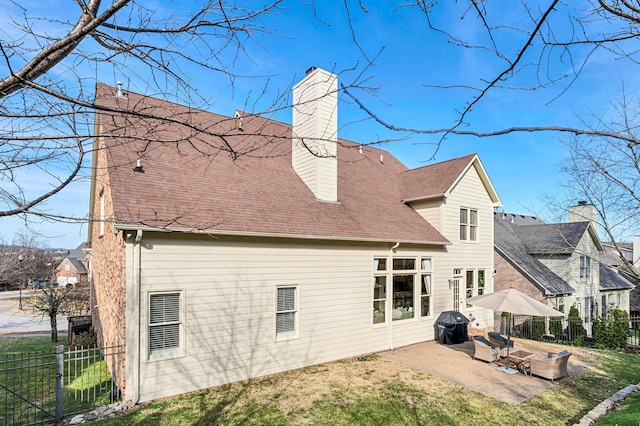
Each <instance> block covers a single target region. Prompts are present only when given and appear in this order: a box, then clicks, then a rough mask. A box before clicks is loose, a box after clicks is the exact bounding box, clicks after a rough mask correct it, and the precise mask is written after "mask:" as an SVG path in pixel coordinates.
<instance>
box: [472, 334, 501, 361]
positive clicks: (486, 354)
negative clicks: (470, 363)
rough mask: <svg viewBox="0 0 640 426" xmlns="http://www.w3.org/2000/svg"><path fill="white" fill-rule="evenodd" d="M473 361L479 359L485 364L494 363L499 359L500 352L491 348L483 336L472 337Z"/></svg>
mask: <svg viewBox="0 0 640 426" xmlns="http://www.w3.org/2000/svg"><path fill="white" fill-rule="evenodd" d="M473 346H474V349H475V351H474V353H473V359H481V360H483V361H486V362H489V363H491V362H495V361H498V359H499V358H500V351H499V350H498V349H495V348H494V347H493V346H491V343H490V342H489V341H488V340H487V339H485V338H484V336H473Z"/></svg>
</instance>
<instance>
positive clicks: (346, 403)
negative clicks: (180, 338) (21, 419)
mask: <svg viewBox="0 0 640 426" xmlns="http://www.w3.org/2000/svg"><path fill="white" fill-rule="evenodd" d="M572 352H573V353H574V354H575V356H576V358H578V359H580V360H581V361H585V362H589V363H591V364H592V365H593V368H591V369H588V370H586V371H585V372H583V373H582V374H580V375H578V376H575V377H572V378H570V379H568V380H564V381H562V382H560V383H558V384H557V385H555V386H553V387H551V388H550V389H549V390H547V391H546V392H543V393H541V394H539V395H537V396H535V397H533V398H531V399H529V400H528V401H526V402H524V403H522V404H520V405H518V406H513V405H510V404H507V403H503V402H499V401H497V400H495V399H493V398H490V397H488V396H486V395H482V394H479V393H475V392H473V391H470V390H467V389H465V388H463V387H461V386H459V385H456V384H453V383H450V382H448V381H445V380H442V379H439V378H436V377H433V376H431V375H428V374H426V373H421V372H417V371H415V370H412V369H410V368H408V367H404V366H402V367H398V366H397V364H393V363H392V362H391V361H389V360H386V359H384V358H382V357H378V356H375V355H373V356H370V357H369V360H368V361H366V362H358V361H356V360H342V361H337V362H332V363H327V364H322V365H318V366H312V367H308V368H304V369H300V370H295V371H290V372H287V373H283V374H278V375H274V376H270V377H266V378H262V379H257V380H251V381H247V382H243V383H235V384H231V385H227V386H222V387H218V388H213V389H208V390H205V391H201V392H195V393H191V394H187V395H182V396H179V397H175V398H169V399H165V400H161V401H157V402H153V403H149V404H145V405H143V406H141V407H139V408H137V409H135V410H132V411H130V412H128V413H126V414H125V415H122V416H119V417H116V418H110V419H105V420H102V421H99V422H96V423H95V424H96V425H116V426H118V425H123V426H124V425H153V426H164V425H169V426H173V425H175V426H178V425H202V426H203V425H222V424H224V425H289V424H296V425H299V424H313V425H332V426H333V425H380V424H384V425H403V426H406V425H424V424H438V425H487V424H496V425H511V424H527V425H566V424H574V423H577V422H578V421H579V420H580V418H581V417H582V416H583V415H585V414H586V413H587V412H588V411H590V410H591V409H593V407H595V406H596V405H597V404H599V403H600V402H601V401H602V400H604V399H606V398H608V397H609V396H611V395H612V394H613V393H615V392H617V391H618V390H620V389H622V388H624V387H626V386H628V385H629V384H634V383H637V382H638V377H640V357H639V356H638V355H633V354H625V353H618V352H612V351H603V350H595V349H583V348H572ZM392 364H393V365H392ZM636 402H637V403H640V402H638V401H637V400H636ZM634 408H636V409H635V410H634ZM637 408H638V405H637V404H636V405H634V406H632V407H631V409H629V410H628V411H629V412H635V413H637V412H638V410H637ZM636 416H637V414H636ZM603 424H608V423H603ZM618 424H629V423H624V422H622V421H621V422H619V423H618ZM630 424H637V421H636V423H633V422H632V423H630Z"/></svg>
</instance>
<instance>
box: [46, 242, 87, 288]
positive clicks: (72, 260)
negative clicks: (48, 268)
mask: <svg viewBox="0 0 640 426" xmlns="http://www.w3.org/2000/svg"><path fill="white" fill-rule="evenodd" d="M90 253H91V251H90V250H89V249H88V248H87V247H86V244H85V243H82V244H80V245H79V246H78V247H76V248H75V249H74V250H72V251H70V252H69V254H68V255H67V257H65V258H64V259H63V260H62V262H61V263H60V265H58V267H57V268H56V270H55V275H56V281H57V282H58V285H59V286H60V287H66V286H67V285H72V286H74V287H75V286H76V284H79V285H87V284H88V282H89V280H88V274H89V272H88V270H89V259H90Z"/></svg>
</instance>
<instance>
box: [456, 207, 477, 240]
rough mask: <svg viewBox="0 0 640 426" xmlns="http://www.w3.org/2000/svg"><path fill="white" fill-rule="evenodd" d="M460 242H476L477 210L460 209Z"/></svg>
mask: <svg viewBox="0 0 640 426" xmlns="http://www.w3.org/2000/svg"><path fill="white" fill-rule="evenodd" d="M460 240H461V241H478V210H476V209H471V208H467V207H461V208H460Z"/></svg>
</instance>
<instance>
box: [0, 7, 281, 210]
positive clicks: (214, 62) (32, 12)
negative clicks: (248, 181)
mask: <svg viewBox="0 0 640 426" xmlns="http://www.w3.org/2000/svg"><path fill="white" fill-rule="evenodd" d="M280 1H281V0H271V1H267V2H265V3H264V4H262V3H261V4H260V5H258V6H257V7H253V6H251V7H243V6H242V5H241V3H239V2H237V1H233V0H231V1H226V0H221V1H201V2H187V1H185V2H184V3H183V4H177V3H175V2H173V3H172V4H171V7H168V8H165V7H164V6H165V5H164V4H162V5H161V4H157V5H156V6H154V7H155V8H154V9H151V8H150V7H149V6H148V3H147V2H141V1H136V0H114V1H108V2H104V1H102V0H80V1H72V0H70V1H63V2H56V3H55V4H53V7H52V8H51V9H47V8H46V5H41V7H40V6H39V7H37V8H35V7H31V8H28V9H27V8H24V7H22V6H21V5H20V4H19V3H18V2H17V1H9V2H7V3H6V4H4V5H3V14H6V15H5V18H4V19H5V20H4V22H5V24H3V28H2V29H0V73H2V74H0V182H2V184H1V185H0V218H1V217H6V216H14V215H22V216H23V217H25V218H29V217H41V218H55V219H57V220H70V221H77V220H83V219H85V220H86V218H78V217H62V216H61V215H60V212H59V210H56V209H54V208H51V207H50V206H49V207H44V204H45V203H46V202H47V200H49V199H51V197H53V196H54V195H56V194H57V193H59V192H60V191H62V190H63V189H64V188H65V187H67V186H68V185H69V184H70V183H72V182H74V181H76V180H78V179H82V178H86V176H87V173H86V172H83V168H84V167H87V161H86V160H87V154H88V152H89V151H90V149H91V148H90V147H91V145H90V143H91V140H92V138H93V137H94V136H96V135H95V134H94V125H93V124H94V123H93V113H94V111H95V109H96V108H97V106H96V105H95V103H94V99H93V97H94V94H95V83H96V80H100V79H101V78H105V77H108V79H107V81H111V80H113V81H114V82H115V80H120V79H122V80H124V82H125V86H126V84H127V76H129V77H133V78H134V79H136V80H137V81H138V82H140V81H144V82H146V87H144V88H143V89H144V90H145V91H146V92H148V93H150V94H155V95H156V96H164V97H173V98H174V99H177V100H180V101H181V102H183V103H185V104H188V105H192V106H200V105H205V104H206V102H205V101H206V99H204V98H202V97H200V96H199V94H198V88H197V87H194V86H193V85H192V83H191V81H192V80H193V78H192V76H193V75H197V74H199V73H207V74H209V75H210V76H213V75H217V76H223V77H225V78H226V79H227V82H228V84H233V82H234V80H235V78H236V77H237V74H236V73H235V71H234V69H233V66H232V65H233V62H234V61H236V60H238V58H239V57H241V56H242V55H243V52H244V49H245V45H246V43H249V42H250V41H251V40H252V39H253V38H254V37H256V36H258V35H260V34H264V33H267V32H268V30H267V29H266V28H265V27H264V26H263V25H262V24H261V22H260V18H261V16H263V15H267V14H270V13H273V12H275V11H277V8H278V5H279V3H280ZM3 74H4V75H3ZM210 79H211V78H209V79H208V80H210ZM103 112H107V111H103ZM112 112H114V113H118V112H119V111H112ZM165 118H166V119H170V120H175V121H177V122H181V121H185V122H188V121H189V117H165ZM197 130H201V131H206V129H197ZM219 148H220V150H222V151H229V150H232V149H231V148H230V147H229V146H227V145H226V144H225V143H224V138H223V137H221V138H220V139H219ZM236 154H238V153H236ZM34 171H37V172H39V176H42V175H44V176H47V182H46V185H42V186H41V189H40V190H39V191H36V192H34V191H29V190H28V189H27V187H26V185H25V182H26V179H27V178H28V177H29V174H30V173H33V172H34Z"/></svg>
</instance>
